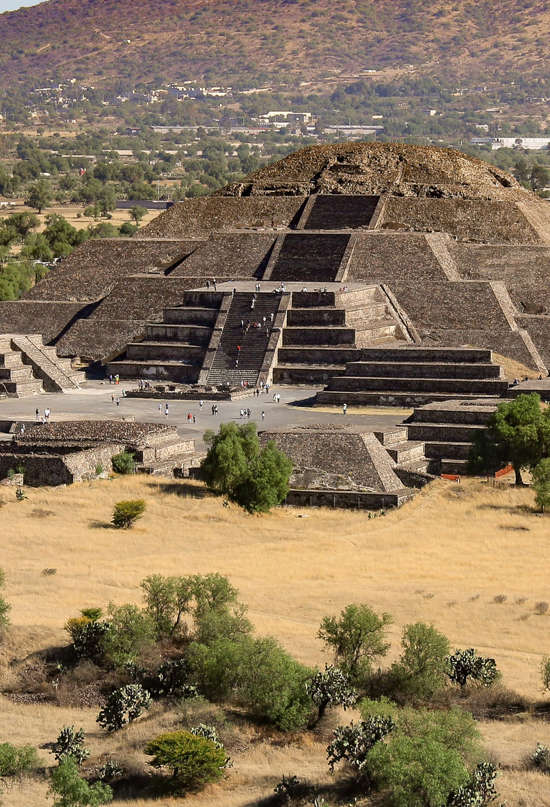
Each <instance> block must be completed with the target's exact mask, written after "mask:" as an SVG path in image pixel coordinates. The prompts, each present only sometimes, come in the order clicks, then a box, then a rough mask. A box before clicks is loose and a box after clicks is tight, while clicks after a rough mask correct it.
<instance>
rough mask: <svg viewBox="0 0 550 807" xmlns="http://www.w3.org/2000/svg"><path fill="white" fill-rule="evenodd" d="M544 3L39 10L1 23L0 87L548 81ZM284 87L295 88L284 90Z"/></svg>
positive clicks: (392, 0) (397, 1)
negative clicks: (356, 79)
mask: <svg viewBox="0 0 550 807" xmlns="http://www.w3.org/2000/svg"><path fill="white" fill-rule="evenodd" d="M549 30H550V8H549V7H548V4H547V3H546V2H544V0H502V2H500V3H499V4H498V14H496V13H495V4H494V2H492V0H479V2H477V3H474V2H471V1H470V0H458V1H457V2H452V3H451V2H445V1H442V0H434V2H432V0H341V2H339V3H338V4H336V5H335V4H334V3H331V2H329V0H260V2H258V0H214V1H213V2H204V0H141V2H140V3H139V14H138V13H136V3H135V2H134V0H88V1H87V2H82V0H50V1H49V2H45V3H41V4H40V5H38V6H34V7H31V8H22V9H20V10H19V11H16V12H11V13H6V14H3V15H0V39H1V41H2V43H3V45H2V52H1V53H0V87H4V88H7V87H10V86H11V85H13V84H25V85H29V84H35V85H36V83H37V82H40V83H41V85H42V86H43V83H44V82H51V81H54V80H67V79H71V78H75V79H76V80H77V81H86V82H87V83H89V84H102V83H105V82H111V83H120V82H122V83H125V82H131V83H132V84H134V85H136V84H139V83H145V84H148V83H151V82H153V83H155V82H157V83H158V82H165V81H167V80H168V81H170V80H173V81H184V80H186V79H198V78H200V77H203V78H204V80H205V81H208V82H210V83H212V82H215V81H224V82H226V83H227V82H229V83H231V84H232V85H233V86H235V85H239V84H240V85H242V86H245V85H246V86H253V85H254V84H256V83H258V82H260V83H261V82H272V81H274V80H275V81H277V83H279V82H280V77H281V74H283V75H284V76H285V80H287V81H289V82H290V83H291V84H292V85H294V82H295V81H296V79H298V78H300V79H301V80H304V81H316V80H319V79H322V78H324V77H327V76H337V75H339V74H343V73H348V74H359V73H361V72H363V71H365V70H372V69H378V70H384V69H402V68H406V67H410V66H412V67H416V68H419V69H420V70H421V73H422V75H430V76H437V77H439V78H446V77H447V78H448V77H452V79H453V81H457V82H465V81H466V82H468V81H479V82H483V83H487V81H490V80H493V79H496V80H497V81H498V82H499V83H501V84H503V83H505V82H508V83H510V81H512V80H513V78H514V76H519V75H520V74H521V76H522V77H523V79H524V80H525V79H543V80H544V81H546V80H547V78H548V67H547V60H546V45H547V38H548V33H549ZM294 86H295V85H294Z"/></svg>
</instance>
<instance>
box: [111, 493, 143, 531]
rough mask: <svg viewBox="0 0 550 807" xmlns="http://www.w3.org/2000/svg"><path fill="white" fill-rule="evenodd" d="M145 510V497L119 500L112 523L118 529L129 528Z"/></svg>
mask: <svg viewBox="0 0 550 807" xmlns="http://www.w3.org/2000/svg"><path fill="white" fill-rule="evenodd" d="M144 512H145V502H144V501H143V499H131V500H129V501H125V502H117V503H116V504H115V509H114V510H113V519H112V522H111V523H112V524H113V526H114V527H116V528H117V529H123V530H129V529H130V527H133V526H134V524H135V523H136V521H137V520H138V518H141V517H142V515H143V513H144Z"/></svg>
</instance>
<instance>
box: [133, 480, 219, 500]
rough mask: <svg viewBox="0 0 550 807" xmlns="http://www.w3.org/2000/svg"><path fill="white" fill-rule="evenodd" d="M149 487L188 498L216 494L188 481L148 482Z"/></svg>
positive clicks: (214, 496) (205, 497) (211, 497)
mask: <svg viewBox="0 0 550 807" xmlns="http://www.w3.org/2000/svg"><path fill="white" fill-rule="evenodd" d="M148 485H149V487H150V488H153V489H154V490H156V491H157V492H159V493H168V494H170V495H172V496H183V497H184V498H190V499H214V498H216V496H217V494H216V493H213V491H211V490H209V489H208V488H206V487H202V486H201V485H191V484H190V483H189V482H149V483H148Z"/></svg>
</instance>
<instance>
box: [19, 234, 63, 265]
mask: <svg viewBox="0 0 550 807" xmlns="http://www.w3.org/2000/svg"><path fill="white" fill-rule="evenodd" d="M21 255H22V256H23V257H24V258H28V259H29V260H35V261H45V262H48V261H51V260H53V259H54V258H55V257H56V256H55V255H54V251H53V249H52V248H51V246H50V243H49V241H48V239H47V238H46V236H45V235H44V234H43V233H29V235H28V236H27V237H26V239H25V245H24V247H23V249H22V250H21Z"/></svg>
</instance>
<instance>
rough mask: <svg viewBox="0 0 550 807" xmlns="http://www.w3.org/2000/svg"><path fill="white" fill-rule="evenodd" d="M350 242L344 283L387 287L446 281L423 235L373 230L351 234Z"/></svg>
mask: <svg viewBox="0 0 550 807" xmlns="http://www.w3.org/2000/svg"><path fill="white" fill-rule="evenodd" d="M353 240H354V249H353V254H352V256H351V261H350V264H349V268H348V270H347V272H346V274H345V280H346V281H357V280H366V281H369V282H372V283H389V284H391V283H392V282H393V281H395V280H409V281H410V282H417V283H422V282H424V281H425V280H445V279H447V278H446V274H445V272H444V271H443V269H442V267H441V265H440V263H439V261H438V259H437V257H436V255H435V254H434V252H433V250H432V248H431V246H430V244H429V242H428V240H427V238H426V236H425V235H424V234H420V233H390V232H378V231H376V232H372V233H360V234H359V233H358V234H355V235H354V236H353Z"/></svg>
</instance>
